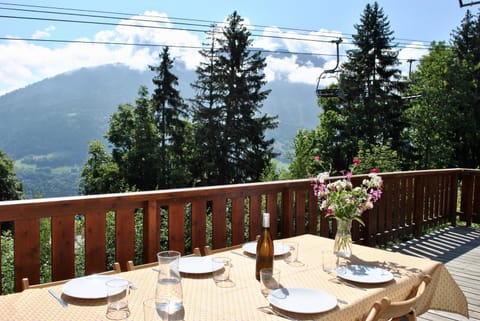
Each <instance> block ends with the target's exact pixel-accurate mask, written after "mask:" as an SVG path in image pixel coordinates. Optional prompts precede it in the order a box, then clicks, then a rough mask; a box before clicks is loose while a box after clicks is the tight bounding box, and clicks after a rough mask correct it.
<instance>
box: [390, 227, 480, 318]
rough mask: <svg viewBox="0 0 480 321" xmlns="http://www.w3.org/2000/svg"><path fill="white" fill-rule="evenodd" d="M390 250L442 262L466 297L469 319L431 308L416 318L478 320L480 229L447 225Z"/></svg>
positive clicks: (479, 311) (479, 306)
mask: <svg viewBox="0 0 480 321" xmlns="http://www.w3.org/2000/svg"><path fill="white" fill-rule="evenodd" d="M391 250H392V251H396V252H402V253H405V254H410V255H415V256H419V257H425V258H430V259H432V260H436V261H440V262H442V263H443V264H445V266H446V267H447V269H448V271H449V272H450V274H451V275H452V276H453V278H454V279H455V281H456V282H457V284H458V285H459V286H460V288H461V289H462V291H463V292H464V293H465V296H466V297H467V301H468V310H469V314H470V319H467V318H465V317H462V316H460V315H457V314H451V313H445V312H442V311H436V310H435V311H434V310H430V311H428V312H427V313H425V314H422V315H421V316H420V317H419V318H418V320H420V321H454V320H455V321H462V320H474V321H480V229H474V228H466V227H448V228H444V229H442V230H440V231H437V232H435V233H432V234H428V235H425V236H423V237H422V238H420V239H414V240H411V241H408V242H406V243H403V244H400V245H398V246H395V247H393V248H392V249H391Z"/></svg>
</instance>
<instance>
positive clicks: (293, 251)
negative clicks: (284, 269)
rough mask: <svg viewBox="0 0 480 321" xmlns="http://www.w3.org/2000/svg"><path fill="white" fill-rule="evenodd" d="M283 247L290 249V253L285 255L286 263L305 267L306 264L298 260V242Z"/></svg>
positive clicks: (285, 244) (285, 243)
mask: <svg viewBox="0 0 480 321" xmlns="http://www.w3.org/2000/svg"><path fill="white" fill-rule="evenodd" d="M283 246H285V247H286V248H288V253H287V254H285V259H284V261H285V263H287V264H289V265H292V266H303V265H304V264H303V263H302V262H300V261H299V260H298V251H299V245H298V243H297V242H284V243H283Z"/></svg>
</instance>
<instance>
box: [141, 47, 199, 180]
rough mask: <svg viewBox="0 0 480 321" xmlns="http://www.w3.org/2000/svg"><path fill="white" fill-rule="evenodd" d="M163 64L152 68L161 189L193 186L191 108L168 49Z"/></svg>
mask: <svg viewBox="0 0 480 321" xmlns="http://www.w3.org/2000/svg"><path fill="white" fill-rule="evenodd" d="M160 60H161V61H160V65H158V66H149V67H150V70H152V71H154V72H155V73H156V74H155V76H154V78H153V83H154V85H155V86H156V87H155V91H154V93H153V95H152V107H153V110H154V112H155V122H156V124H157V129H158V133H159V135H160V146H159V151H158V152H159V156H160V160H159V166H160V169H159V181H158V184H159V185H158V188H171V187H180V186H186V185H187V184H189V183H190V180H191V179H190V174H189V173H188V170H187V169H188V166H187V153H190V152H191V151H189V147H188V146H186V142H188V141H189V140H188V139H187V136H188V135H189V134H188V131H187V129H188V126H187V124H188V122H187V118H188V114H189V112H188V106H187V105H186V104H185V103H184V101H183V98H182V97H181V95H180V92H179V90H178V89H177V87H178V77H177V76H175V75H174V74H173V73H172V71H171V70H172V68H173V63H174V61H173V59H171V58H170V53H169V50H168V47H165V48H164V49H163V52H162V53H161V55H160Z"/></svg>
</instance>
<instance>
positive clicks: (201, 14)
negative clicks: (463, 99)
mask: <svg viewBox="0 0 480 321" xmlns="http://www.w3.org/2000/svg"><path fill="white" fill-rule="evenodd" d="M467 1H468V0H467ZM367 3H373V2H372V1H363V0H335V1H332V0H328V1H327V0H297V1H291V0H276V1H272V0H256V1H254V0H237V1H232V0H230V1H229V0H223V1H220V0H205V1H199V0H155V1H154V0H135V1H124V0H116V1H114V0H101V1H98V0H97V1H93V0H83V1H68V2H67V1H54V0H42V1H38V0H36V1H34V0H25V1H24V0H17V1H12V2H9V1H7V2H1V3H0V16H2V17H0V38H24V39H32V38H35V39H43V40H59V39H61V40H81V41H84V42H87V43H84V44H73V43H55V42H38V41H26V40H23V41H19V40H15V41H12V40H6V39H0V95H1V94H4V93H7V92H9V91H11V90H14V89H17V88H21V87H24V86H26V85H28V84H31V83H34V82H36V81H39V80H42V79H44V78H46V77H52V76H54V75H56V74H59V73H62V72H67V71H69V70H74V69H77V68H80V67H84V66H85V67H89V66H97V65H101V64H105V63H117V62H118V63H125V64H128V65H129V66H130V67H131V68H133V69H145V68H146V66H147V65H148V64H152V63H155V61H156V60H155V59H156V58H157V56H158V52H159V50H160V47H152V48H145V47H144V48H136V47H135V46H118V45H117V46H112V45H99V44H96V45H93V44H88V42H89V41H92V40H94V41H104V42H122V43H132V42H133V43H155V44H167V45H171V46H173V47H172V50H171V52H172V53H173V55H174V57H175V59H176V60H180V61H182V62H184V63H185V64H186V67H187V68H191V69H193V68H194V67H195V66H196V64H197V63H198V61H199V57H198V53H197V52H198V49H187V48H186V47H189V46H190V47H198V46H201V43H202V41H203V40H204V36H205V33H204V32H194V31H188V30H183V31H182V30H167V29H151V28H132V27H126V26H123V27H122V26H118V25H117V24H118V23H120V21H121V19H108V20H102V21H104V22H106V21H108V23H107V24H103V25H98V24H85V23H69V22H61V21H47V20H38V19H35V20H34V19H18V18H8V17H6V16H16V17H18V16H23V17H34V18H42V19H43V18H48V17H53V18H55V19H69V20H85V19H87V18H85V17H79V16H67V15H60V16H59V15H55V16H53V15H49V14H47V13H45V12H43V13H38V12H32V11H31V10H37V11H52V9H48V8H43V7H59V8H74V9H82V10H94V11H106V12H115V13H127V14H132V15H124V16H122V18H123V23H126V24H138V23H140V22H138V21H136V22H135V21H132V20H130V21H129V20H128V19H131V18H133V17H134V15H141V14H147V15H148V19H153V18H155V19H162V22H161V23H158V24H159V25H161V26H167V27H168V26H170V27H171V26H174V27H179V26H184V25H179V24H178V22H183V23H185V22H192V21H190V20H184V19H197V20H204V21H205V22H202V23H203V24H205V25H207V24H208V22H209V21H212V22H221V21H223V20H224V19H225V18H226V17H227V16H228V15H230V14H231V13H232V12H233V11H234V10H237V12H238V13H239V14H240V15H241V16H242V17H243V18H245V20H246V22H247V23H248V24H251V25H253V26H254V27H252V29H251V31H252V33H254V34H256V35H259V37H257V38H256V39H255V41H254V45H255V46H256V47H261V48H264V49H265V50H280V49H282V50H283V49H288V50H290V51H294V52H302V53H304V52H312V53H316V54H318V55H320V56H322V57H323V58H324V59H326V60H327V63H326V64H325V66H322V67H318V66H313V65H309V64H308V63H307V64H305V63H304V61H303V63H300V60H297V59H296V58H298V57H295V56H294V57H292V58H290V59H286V58H283V59H270V60H268V61H267V64H268V67H267V69H266V74H267V77H268V79H270V80H271V79H277V78H280V77H281V78H282V79H286V80H288V81H292V82H305V83H311V84H314V83H316V80H317V78H318V75H319V74H320V73H321V71H322V70H323V68H327V69H328V68H330V67H331V66H333V65H334V64H335V58H334V53H335V47H334V46H333V45H332V44H331V43H329V42H328V41H323V42H319V43H315V42H312V41H303V40H302V39H305V40H307V38H308V39H312V38H315V39H323V40H325V39H335V37H342V38H344V39H345V42H344V43H343V44H342V46H341V50H342V52H344V51H345V50H346V49H348V48H349V45H348V38H349V35H350V34H352V33H355V29H354V24H356V23H358V22H359V21H360V16H361V14H362V12H363V10H364V8H365V6H366V4H367ZM378 4H379V5H380V7H382V8H383V10H384V12H385V14H386V15H387V16H388V18H389V21H390V25H391V29H392V30H393V31H394V36H395V38H396V39H397V41H398V42H399V43H400V44H401V48H399V49H400V57H401V58H402V59H403V60H402V61H406V59H409V58H415V59H419V58H420V57H421V56H422V55H423V54H425V53H427V52H428V50H427V49H426V46H427V45H428V44H429V43H430V42H431V41H447V42H448V40H449V39H450V34H451V32H452V30H454V29H455V28H457V27H458V26H459V25H460V23H461V20H462V19H463V17H464V15H465V12H466V10H467V9H469V10H471V11H472V12H473V13H474V14H476V13H477V11H478V10H479V9H480V6H471V7H466V8H460V6H459V2H458V0H384V1H381V0H380V1H378ZM40 6H42V7H40ZM12 9H16V10H12ZM18 9H22V11H19V10H18ZM25 9H26V10H30V11H24V10H25ZM63 12H65V11H63ZM72 12H73V11H72ZM77 13H78V12H77ZM81 13H82V14H96V15H97V14H98V15H109V16H112V15H114V14H113V13H112V14H103V13H102V14H100V13H92V12H87V11H83V12H81ZM115 16H118V15H116V14H115ZM137 18H138V17H137ZM144 18H145V17H143V18H142V19H144ZM174 18H175V19H174ZM178 18H180V20H179V19H178ZM95 19H96V20H98V18H95ZM194 23H195V24H198V23H199V22H198V21H197V22H194ZM187 28H189V29H199V28H200V27H198V26H195V27H192V26H188V27H187ZM200 29H201V28H200ZM292 29H295V30H292ZM269 34H270V35H271V34H275V35H276V36H279V37H280V38H271V37H262V36H261V35H269ZM285 37H287V38H290V39H286V38H285ZM329 37H330V38H329ZM402 68H403V69H404V70H406V68H407V66H406V63H405V64H404V65H403V67H402Z"/></svg>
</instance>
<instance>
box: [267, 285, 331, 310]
mask: <svg viewBox="0 0 480 321" xmlns="http://www.w3.org/2000/svg"><path fill="white" fill-rule="evenodd" d="M267 300H268V301H269V302H270V304H271V305H273V306H275V307H277V308H279V309H282V310H285V311H290V312H295V313H320V312H325V311H328V310H331V309H333V308H335V307H336V306H337V298H336V297H334V296H333V295H331V294H328V293H326V292H323V291H320V290H316V289H303V288H281V289H277V290H275V291H272V292H270V294H269V295H268V296H267Z"/></svg>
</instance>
